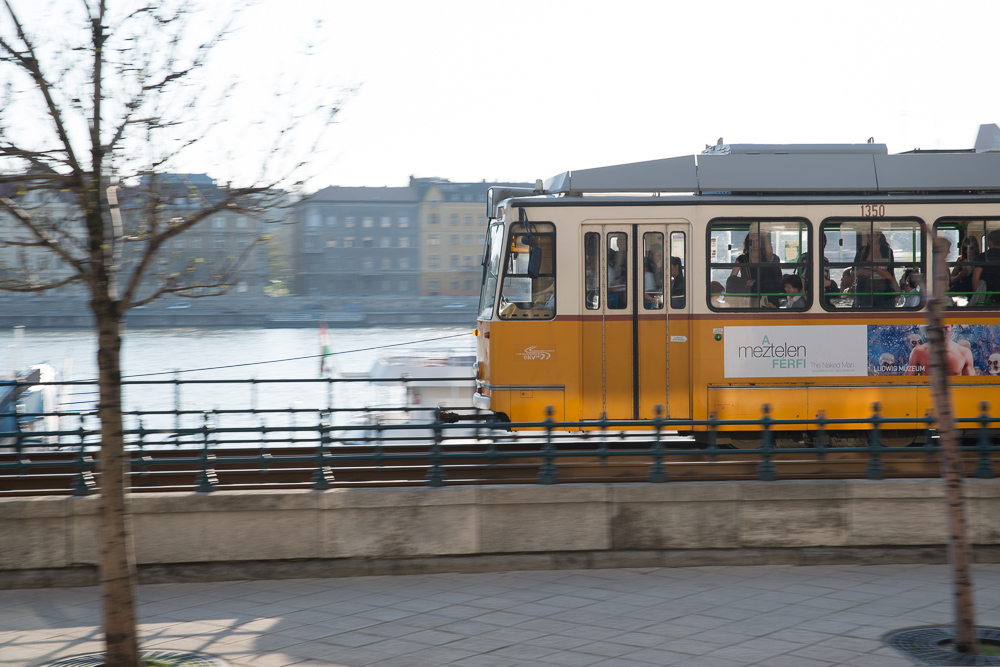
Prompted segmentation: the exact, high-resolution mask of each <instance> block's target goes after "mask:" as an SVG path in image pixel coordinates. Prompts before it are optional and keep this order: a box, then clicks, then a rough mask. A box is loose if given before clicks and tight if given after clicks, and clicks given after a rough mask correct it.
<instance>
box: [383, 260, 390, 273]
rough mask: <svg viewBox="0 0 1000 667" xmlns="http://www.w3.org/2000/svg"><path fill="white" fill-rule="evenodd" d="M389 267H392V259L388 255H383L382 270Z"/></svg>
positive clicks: (387, 269) (386, 269)
mask: <svg viewBox="0 0 1000 667" xmlns="http://www.w3.org/2000/svg"><path fill="white" fill-rule="evenodd" d="M390 269H392V260H391V259H389V258H388V257H383V258H382V270H383V271H389V270H390Z"/></svg>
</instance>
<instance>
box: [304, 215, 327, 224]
mask: <svg viewBox="0 0 1000 667" xmlns="http://www.w3.org/2000/svg"><path fill="white" fill-rule="evenodd" d="M322 223H323V219H322V218H320V216H319V213H310V214H309V217H308V218H306V227H319V226H320V225H321V224H322Z"/></svg>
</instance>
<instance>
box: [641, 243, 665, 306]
mask: <svg viewBox="0 0 1000 667" xmlns="http://www.w3.org/2000/svg"><path fill="white" fill-rule="evenodd" d="M642 257H643V259H642V307H643V309H644V310H661V309H662V308H663V234H661V233H660V232H646V233H645V234H643V235H642Z"/></svg>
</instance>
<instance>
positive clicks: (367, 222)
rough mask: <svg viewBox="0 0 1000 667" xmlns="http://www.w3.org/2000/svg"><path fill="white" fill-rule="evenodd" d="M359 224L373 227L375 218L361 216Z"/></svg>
mask: <svg viewBox="0 0 1000 667" xmlns="http://www.w3.org/2000/svg"><path fill="white" fill-rule="evenodd" d="M361 226H362V227H374V226H375V220H374V219H372V218H363V219H362V220H361Z"/></svg>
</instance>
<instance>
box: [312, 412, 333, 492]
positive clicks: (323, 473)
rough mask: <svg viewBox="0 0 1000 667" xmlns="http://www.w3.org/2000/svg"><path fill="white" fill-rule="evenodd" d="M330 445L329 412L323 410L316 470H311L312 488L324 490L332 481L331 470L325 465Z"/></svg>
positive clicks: (320, 420)
mask: <svg viewBox="0 0 1000 667" xmlns="http://www.w3.org/2000/svg"><path fill="white" fill-rule="evenodd" d="M329 445H330V413H329V412H326V411H323V412H321V413H320V419H319V446H318V447H316V471H315V472H313V490H314V491H326V490H327V489H329V488H330V482H332V481H333V471H331V470H330V466H328V465H326V449H327V447H329Z"/></svg>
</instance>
